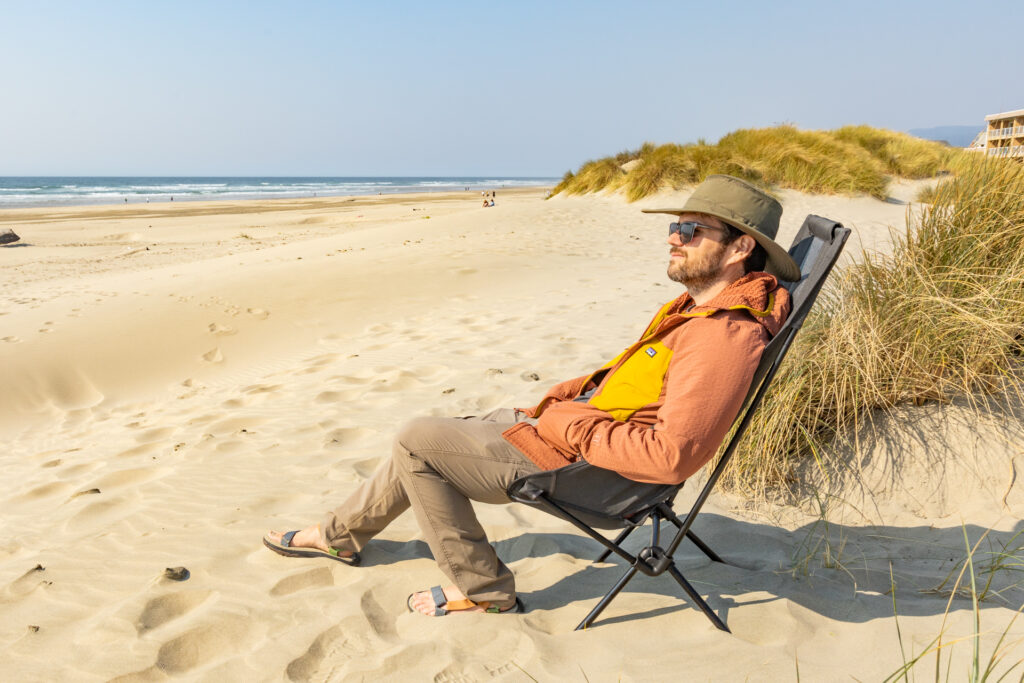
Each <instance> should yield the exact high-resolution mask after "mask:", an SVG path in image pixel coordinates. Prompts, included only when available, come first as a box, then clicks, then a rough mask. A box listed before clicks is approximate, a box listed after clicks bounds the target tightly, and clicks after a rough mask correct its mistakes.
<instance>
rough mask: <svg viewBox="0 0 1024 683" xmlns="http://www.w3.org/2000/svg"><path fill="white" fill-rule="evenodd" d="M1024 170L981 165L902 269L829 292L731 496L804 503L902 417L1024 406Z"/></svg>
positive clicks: (920, 219)
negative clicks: (917, 409)
mask: <svg viewBox="0 0 1024 683" xmlns="http://www.w3.org/2000/svg"><path fill="white" fill-rule="evenodd" d="M1022 355H1024V169H1022V167H1021V166H1020V165H1019V164H1015V163H1013V162H1008V161H1005V160H989V159H986V158H985V157H972V158H971V159H968V160H966V161H963V162H962V163H961V164H960V165H959V167H958V169H957V174H956V176H955V177H953V178H951V179H949V180H946V181H945V182H943V183H940V184H939V185H938V187H937V188H936V190H935V193H934V197H933V203H932V204H931V205H926V206H924V207H922V208H921V209H920V210H919V211H918V212H917V213H916V214H908V218H907V224H906V228H905V230H904V231H903V232H902V233H899V234H896V235H894V245H893V250H892V253H891V255H882V254H876V253H864V254H863V255H862V256H861V258H860V260H859V261H857V262H855V263H854V264H852V265H850V266H847V267H845V268H843V269H841V270H837V271H836V272H834V273H833V275H832V276H831V277H830V279H829V281H828V282H827V283H826V286H825V288H824V289H823V290H822V293H821V295H820V297H819V300H818V303H817V304H816V307H815V309H814V310H813V311H812V313H811V315H810V316H808V318H807V320H806V322H805V324H804V328H803V330H802V332H801V333H800V335H798V337H797V339H796V341H795V342H794V347H793V348H792V350H791V353H790V354H789V355H788V356H787V358H786V361H785V363H783V365H782V367H781V369H780V371H779V374H778V375H777V376H776V379H775V382H774V384H773V386H772V388H771V390H770V391H769V392H768V394H767V395H766V397H765V400H764V403H763V404H762V406H761V408H760V410H759V411H758V414H757V416H756V418H755V420H754V421H753V422H752V423H751V425H750V427H749V429H748V430H747V433H746V435H745V437H744V439H743V441H742V443H741V444H740V446H739V447H738V448H737V450H736V453H735V456H734V458H733V461H732V463H731V466H730V467H729V468H728V469H727V470H726V473H725V477H724V482H723V483H725V484H726V485H727V486H731V487H732V488H733V489H734V490H740V491H744V492H746V493H747V494H748V495H751V496H753V497H755V498H759V499H763V498H764V497H767V496H770V495H771V494H772V493H773V492H779V491H784V492H785V491H788V492H790V493H795V492H796V491H795V488H796V484H797V479H798V477H797V468H798V466H799V465H801V464H802V463H807V462H808V461H809V460H808V459H809V458H814V459H816V460H817V461H818V462H819V463H822V464H823V465H824V464H826V463H827V461H828V460H829V458H830V457H832V456H829V455H828V454H829V453H831V452H834V451H835V450H836V448H835V446H836V443H835V440H836V438H837V437H841V436H843V435H846V434H851V433H854V431H855V430H856V428H857V427H858V426H859V425H860V424H862V423H864V422H865V421H866V420H869V419H870V417H871V415H872V413H873V412H874V411H878V410H886V409H889V408H893V407H895V406H898V405H901V404H908V403H911V404H921V403H924V402H926V401H939V402H948V401H951V400H954V399H965V400H966V401H967V402H968V403H969V404H970V405H974V406H976V407H978V408H981V407H983V405H984V404H985V403H986V401H988V400H989V399H991V398H993V397H994V398H1007V397H1008V396H1009V395H1011V394H1015V395H1016V396H1017V397H1020V396H1022V395H1024V391H1022V389H1024V384H1022V376H1024V374H1022V372H1021V370H1022V358H1021V356H1022Z"/></svg>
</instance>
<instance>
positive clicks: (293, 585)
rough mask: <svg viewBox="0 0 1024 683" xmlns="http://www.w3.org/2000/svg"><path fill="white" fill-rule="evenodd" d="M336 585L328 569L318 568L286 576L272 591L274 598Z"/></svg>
mask: <svg viewBox="0 0 1024 683" xmlns="http://www.w3.org/2000/svg"><path fill="white" fill-rule="evenodd" d="M333 585H334V575H333V574H331V570H330V569H328V568H327V567H318V568H317V569H310V570H308V571H304V572H300V573H298V574H293V575H291V576H286V577H285V578H283V579H281V580H280V581H278V582H277V583H275V584H274V587H273V588H271V589H270V594H271V595H273V596H280V595H291V594H292V593H297V592H298V591H301V590H305V589H307V588H326V587H327V586H333Z"/></svg>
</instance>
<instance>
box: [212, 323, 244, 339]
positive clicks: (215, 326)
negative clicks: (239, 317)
mask: <svg viewBox="0 0 1024 683" xmlns="http://www.w3.org/2000/svg"><path fill="white" fill-rule="evenodd" d="M207 329H209V330H210V333H211V334H215V335H217V336H218V337H228V336H230V335H232V334H238V330H236V329H235V328H233V327H231V326H230V325H221V324H220V323H210V324H209V325H208V326H207Z"/></svg>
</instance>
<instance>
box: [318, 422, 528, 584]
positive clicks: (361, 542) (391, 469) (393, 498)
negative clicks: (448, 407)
mask: <svg viewBox="0 0 1024 683" xmlns="http://www.w3.org/2000/svg"><path fill="white" fill-rule="evenodd" d="M519 418H520V416H519V415H517V414H516V413H515V411H512V410H509V409H499V410H495V411H492V412H491V413H488V414H487V415H484V416H482V417H469V418H436V419H435V420H436V422H438V423H440V424H446V425H448V428H449V429H450V430H451V429H454V430H456V431H458V430H460V429H461V430H465V431H467V432H473V433H476V432H479V431H480V430H479V429H478V428H477V427H470V426H469V425H471V424H472V423H474V422H486V423H491V427H489V428H486V429H484V430H483V431H484V432H485V433H486V437H485V439H487V440H494V438H495V432H496V436H497V440H498V441H500V443H498V444H496V445H497V446H498V450H499V451H504V450H506V449H507V450H509V451H511V452H513V453H515V454H517V455H518V457H519V458H520V459H521V460H522V462H523V464H524V466H526V467H532V468H533V470H529V471H534V470H535V469H536V467H535V466H534V465H533V463H532V462H530V461H529V460H528V459H527V458H526V457H525V456H523V455H521V454H520V453H519V451H518V450H516V449H515V448H514V447H513V446H512V445H511V444H509V443H508V442H506V441H505V440H504V439H502V438H501V432H502V431H504V430H505V429H508V428H509V427H511V426H512V424H514V423H515V422H516V420H517V419H519ZM426 420H427V421H428V422H429V421H431V419H430V418H426ZM405 431H415V429H411V430H409V429H407V430H403V433H404V432H405ZM398 441H399V439H396V443H397V442H398ZM467 443H468V442H467ZM523 473H524V474H525V473H526V471H525V470H524V472H523ZM513 479H515V477H513ZM509 483H511V480H509ZM499 485H500V484H499ZM505 487H507V484H505ZM503 491H504V489H502V494H501V497H499V498H498V499H497V500H495V501H494V502H501V503H505V502H508V499H507V498H505V497H504V493H503ZM485 502H491V501H485ZM409 504H410V503H409V497H408V496H407V495H406V492H405V488H404V486H403V485H402V483H401V481H400V479H399V473H398V470H397V468H396V459H395V458H394V457H391V458H388V459H387V460H386V461H385V462H384V463H383V464H382V465H381V466H380V467H378V468H377V471H376V472H374V474H373V476H372V477H370V479H368V480H367V481H365V482H363V483H362V484H361V485H360V486H359V487H358V488H357V489H356V490H355V491H354V492H353V493H352V494H351V495H350V496H349V497H348V499H346V500H345V502H343V503H342V504H341V505H339V506H338V507H337V508H335V509H334V510H331V511H330V512H328V513H327V514H326V515H324V517H323V518H322V519H321V522H320V535H321V538H322V540H323V541H324V543H325V544H327V545H328V546H329V547H331V548H336V549H338V550H354V551H359V550H362V549H363V548H364V547H365V546H366V544H367V542H368V541H369V540H370V539H372V538H373V537H374V536H376V535H377V534H379V533H380V532H381V531H383V530H384V529H385V528H386V527H387V525H388V524H390V523H391V522H392V521H394V520H395V519H396V518H397V517H398V516H399V515H401V514H402V513H403V512H405V511H406V510H408V509H409ZM421 527H422V522H421ZM432 549H433V548H432ZM435 556H436V553H435ZM456 585H458V583H456ZM482 599H486V598H482Z"/></svg>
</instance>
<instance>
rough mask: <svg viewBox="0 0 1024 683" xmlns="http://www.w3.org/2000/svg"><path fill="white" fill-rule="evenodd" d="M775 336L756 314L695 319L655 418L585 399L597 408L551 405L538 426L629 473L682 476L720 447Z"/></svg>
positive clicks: (662, 478)
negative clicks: (626, 416)
mask: <svg viewBox="0 0 1024 683" xmlns="http://www.w3.org/2000/svg"><path fill="white" fill-rule="evenodd" d="M767 343H768V334H767V332H765V330H764V328H762V327H761V326H760V325H759V324H758V323H756V322H754V321H752V320H749V319H743V318H741V317H737V316H734V315H732V314H727V315H724V316H715V317H713V318H696V319H693V320H691V321H689V322H687V323H686V324H685V325H684V326H683V329H682V330H680V334H679V336H678V337H677V340H676V343H675V344H673V347H674V348H673V356H672V360H671V362H670V363H669V369H668V373H667V375H666V379H665V392H664V400H663V402H662V405H661V407H660V408H659V409H658V412H657V421H656V423H655V424H654V425H647V424H641V423H637V422H630V421H626V422H619V421H616V420H614V419H613V418H612V417H611V416H610V415H608V414H607V413H604V412H603V411H600V410H597V409H595V408H593V407H591V406H585V408H588V409H589V410H586V411H579V410H572V409H571V408H570V409H567V410H564V411H555V413H554V414H553V415H550V416H548V412H547V411H545V413H544V415H543V416H542V418H541V423H539V424H538V430H539V431H540V432H541V434H545V432H547V433H548V434H547V438H551V436H552V435H554V434H561V435H562V438H563V439H564V442H565V443H566V444H567V445H569V446H570V447H574V448H575V449H576V450H577V452H579V453H580V454H581V455H582V456H583V457H584V458H585V459H586V460H587V462H589V463H591V464H592V465H596V466H598V467H603V468H606V469H610V470H614V471H616V472H618V473H619V474H621V475H623V476H624V477H627V478H629V479H633V480H635V481H641V482H651V483H672V484H676V483H680V482H682V481H685V480H686V479H687V478H689V477H690V476H691V475H693V474H694V473H695V472H696V471H697V470H699V469H700V468H701V467H702V466H703V465H704V463H706V462H707V461H708V460H710V459H711V458H712V457H713V456H714V454H715V452H716V451H717V450H718V447H719V445H720V444H721V442H722V439H723V438H724V437H725V435H726V434H727V433H728V431H729V428H730V427H731V425H732V422H733V420H734V419H735V418H736V415H737V414H738V413H739V410H740V408H741V407H742V404H743V399H744V397H745V396H746V394H747V390H748V389H749V388H750V382H751V380H752V379H753V376H754V370H755V369H756V368H757V364H758V362H759V361H760V358H761V352H762V351H763V350H764V347H765V345H766V344H767ZM572 405H573V407H575V406H576V405H580V404H572ZM559 407H561V406H559ZM545 417H549V419H548V421H547V422H548V424H546V425H544V424H542V423H543V422H544V418H545ZM560 418H561V422H559V419H560ZM542 427H543V429H542Z"/></svg>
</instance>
